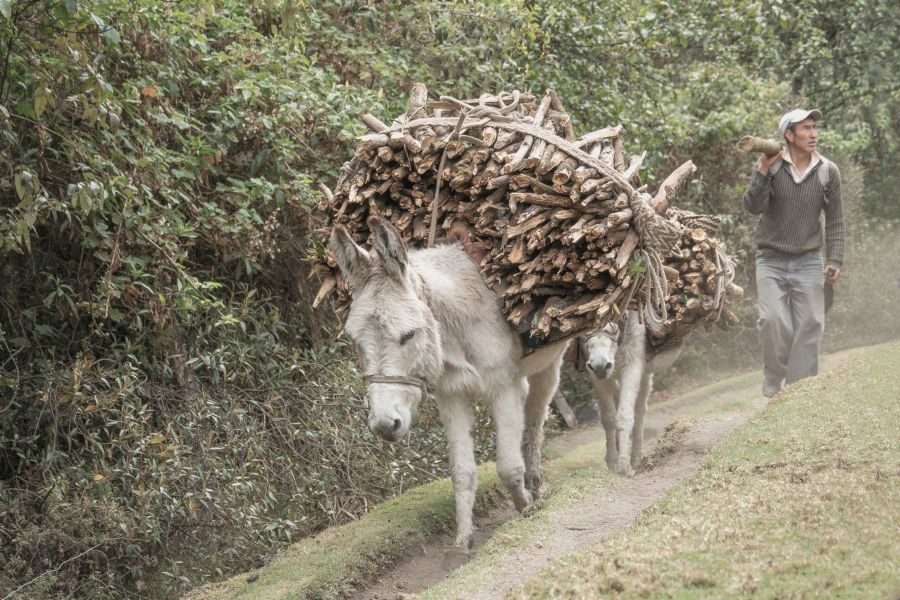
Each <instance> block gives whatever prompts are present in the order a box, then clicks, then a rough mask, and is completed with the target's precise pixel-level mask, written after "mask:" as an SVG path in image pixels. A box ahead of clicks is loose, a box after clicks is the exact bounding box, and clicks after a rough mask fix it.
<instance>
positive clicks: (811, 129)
mask: <svg viewBox="0 0 900 600" xmlns="http://www.w3.org/2000/svg"><path fill="white" fill-rule="evenodd" d="M784 138H785V139H786V140H787V142H788V144H790V145H791V147H792V148H796V149H798V150H802V151H803V152H810V153H812V152H815V150H816V144H818V143H819V126H818V125H817V124H816V121H815V119H812V118H809V119H804V120H802V121H800V122H799V123H797V124H796V125H794V131H793V133H792V132H791V131H790V130H788V131H785V132H784Z"/></svg>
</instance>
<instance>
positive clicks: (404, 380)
mask: <svg viewBox="0 0 900 600" xmlns="http://www.w3.org/2000/svg"><path fill="white" fill-rule="evenodd" d="M363 380H364V381H365V382H366V383H399V384H402V385H412V386H416V387H418V388H419V390H421V392H422V400H423V401H424V400H427V399H428V384H426V383H425V380H424V379H420V378H418V377H402V376H400V375H377V374H376V375H363Z"/></svg>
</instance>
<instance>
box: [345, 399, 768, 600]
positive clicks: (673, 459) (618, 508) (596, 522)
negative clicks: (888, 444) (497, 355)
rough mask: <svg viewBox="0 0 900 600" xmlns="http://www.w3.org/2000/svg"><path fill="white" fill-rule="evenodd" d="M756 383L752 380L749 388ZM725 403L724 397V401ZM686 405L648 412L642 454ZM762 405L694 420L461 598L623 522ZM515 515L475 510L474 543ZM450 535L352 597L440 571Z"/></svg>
mask: <svg viewBox="0 0 900 600" xmlns="http://www.w3.org/2000/svg"><path fill="white" fill-rule="evenodd" d="M757 385H758V384H756V383H754V384H753V386H752V387H753V389H756V387H757ZM748 393H751V390H750V389H748V388H740V389H734V390H730V391H726V392H722V393H720V394H718V395H717V398H715V400H716V401H717V402H718V401H727V400H728V399H730V398H734V397H737V396H739V395H746V394H748ZM724 403H725V402H723V404H724ZM691 406H692V404H691V403H685V404H682V405H677V406H666V408H664V409H662V410H656V411H654V410H652V408H651V411H650V412H649V414H648V415H647V420H646V425H645V440H646V442H645V448H646V449H647V450H646V451H645V452H646V453H648V454H652V453H653V446H655V444H654V443H653V442H654V440H655V439H656V438H657V436H658V434H659V432H660V431H662V430H663V428H665V426H666V425H668V424H669V423H670V422H672V421H673V420H675V419H676V418H678V417H679V416H680V415H681V414H683V413H684V412H685V411H686V410H689V409H690V408H691ZM763 406H765V400H764V399H763V398H762V397H761V396H760V398H759V399H758V400H757V401H755V402H753V404H752V405H751V406H750V407H749V408H746V409H744V410H742V411H739V412H731V413H727V414H723V415H719V416H715V417H713V418H710V419H708V420H704V421H700V422H698V423H696V424H695V425H693V426H692V427H691V428H690V429H689V430H688V431H687V433H686V434H685V435H684V437H683V438H682V439H681V440H680V442H679V443H678V444H677V445H676V447H675V448H674V451H672V452H671V453H670V454H668V455H666V456H663V457H661V458H659V459H658V460H656V461H655V464H654V466H653V468H652V469H649V470H645V471H642V472H639V473H638V474H637V475H635V476H634V477H632V478H629V479H622V480H621V481H620V482H618V483H617V484H616V485H615V486H613V487H612V488H611V489H609V490H607V491H605V492H603V493H600V494H597V495H595V496H589V497H586V498H584V499H583V500H581V501H580V502H578V503H576V504H574V505H572V506H570V507H568V508H566V509H564V510H562V511H560V512H558V513H556V514H555V515H554V516H553V518H552V519H551V522H550V524H549V525H548V526H547V528H546V530H544V531H542V532H541V534H540V536H535V537H536V538H539V539H540V541H539V542H535V543H534V544H533V545H530V546H528V547H525V548H521V549H518V550H516V551H513V552H511V553H508V554H506V555H504V556H502V557H501V558H500V566H499V568H497V569H496V570H495V569H492V570H491V576H490V583H489V584H488V585H486V586H485V587H482V588H479V589H467V590H466V592H465V597H466V598H497V597H501V596H502V595H503V594H504V593H505V592H506V591H508V590H511V589H512V588H514V587H516V586H517V585H519V584H521V583H522V582H523V581H525V580H526V579H527V578H528V577H529V576H530V575H532V574H533V573H534V572H535V571H537V570H538V569H539V568H541V567H543V566H544V565H546V564H548V563H549V562H551V561H553V560H556V559H558V558H560V557H561V556H563V555H565V554H568V553H571V552H575V551H577V550H580V549H582V548H585V547H588V546H591V545H594V544H596V543H597V542H599V541H601V540H603V539H604V538H606V537H608V536H609V535H611V534H613V533H615V532H616V531H618V530H620V529H622V528H624V527H627V526H628V525H629V524H630V523H631V522H632V521H634V519H635V518H636V517H637V516H638V515H639V514H640V513H641V511H643V510H644V509H645V508H647V507H648V506H650V505H651V504H653V503H654V502H655V501H657V500H659V499H660V498H661V497H662V496H663V495H664V494H665V493H666V491H668V490H669V488H671V487H672V486H673V485H675V484H677V483H678V482H680V481H683V480H685V479H687V478H689V477H691V476H692V475H693V474H694V473H695V472H696V471H697V467H698V465H699V463H700V460H701V458H702V457H703V455H704V454H706V452H707V451H708V450H709V449H710V448H711V447H712V446H713V445H714V444H715V443H716V442H717V441H718V440H719V439H721V438H722V437H723V436H725V435H726V434H727V433H728V432H730V431H731V430H733V429H735V428H736V427H738V426H739V425H741V424H743V423H745V422H746V421H747V420H748V419H749V418H751V417H752V416H753V415H754V414H755V413H756V412H758V411H759V410H760V409H761V408H762V407H763ZM602 438H603V431H602V427H600V426H599V424H597V425H592V426H588V427H583V428H581V429H578V430H576V431H572V432H569V433H567V434H564V435H562V436H560V437H559V438H557V439H556V440H554V441H553V443H552V445H553V447H554V448H555V450H556V451H558V452H560V453H563V452H568V451H569V450H571V449H574V448H576V447H579V446H581V445H585V444H589V443H594V442H596V441H598V440H600V439H602ZM515 517H516V512H515V510H514V509H513V508H512V506H511V505H509V504H504V505H502V506H499V507H496V508H493V509H490V510H489V511H487V513H486V514H482V515H476V519H475V523H476V527H477V531H476V537H475V547H476V548H478V547H479V546H481V545H482V544H484V543H485V541H487V540H488V539H490V537H491V535H492V534H493V533H494V531H495V530H496V528H497V527H499V526H500V525H501V524H503V523H505V522H506V521H508V520H510V519H513V518H515ZM452 539H453V538H452V536H451V535H449V534H448V535H445V536H440V537H437V538H434V539H432V540H430V541H429V542H428V543H426V544H423V545H422V546H420V547H419V549H418V551H417V552H416V553H415V554H414V555H413V556H410V557H408V558H406V559H405V560H403V561H401V562H399V563H398V564H396V565H395V566H394V567H393V568H391V569H390V570H389V571H387V572H385V573H383V574H382V575H381V576H380V578H378V579H377V580H376V581H374V582H373V583H372V585H370V586H368V587H367V588H366V589H362V590H358V591H357V592H356V593H355V594H354V595H353V596H352V598H353V599H355V600H388V599H391V600H393V599H398V598H406V597H410V596H412V595H414V594H416V593H418V592H421V591H423V590H425V589H427V588H428V587H430V586H432V585H434V584H436V583H438V582H440V581H441V580H442V579H444V578H445V577H447V575H449V574H450V573H451V572H452V571H453V569H455V568H456V567H458V566H459V564H460V563H461V562H462V560H464V559H462V558H459V559H456V558H454V557H452V556H450V557H448V556H446V555H445V550H446V549H447V548H448V547H449V545H450V544H451V543H452Z"/></svg>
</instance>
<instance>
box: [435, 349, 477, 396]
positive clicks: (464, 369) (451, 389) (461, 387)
mask: <svg viewBox="0 0 900 600" xmlns="http://www.w3.org/2000/svg"><path fill="white" fill-rule="evenodd" d="M438 387H439V390H440V392H441V393H442V394H443V395H452V396H468V397H480V396H483V395H484V392H485V378H484V375H483V374H482V373H481V372H480V371H479V369H477V368H476V367H475V366H474V365H473V364H471V363H470V362H469V361H467V360H465V359H459V358H456V359H452V358H451V359H449V360H445V361H444V371H443V374H442V375H441V379H440V382H439V384H438Z"/></svg>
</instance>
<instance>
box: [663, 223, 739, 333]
mask: <svg viewBox="0 0 900 600" xmlns="http://www.w3.org/2000/svg"><path fill="white" fill-rule="evenodd" d="M666 216H667V218H669V219H671V220H675V221H677V222H679V223H680V224H681V225H682V226H683V229H682V234H681V238H680V239H679V240H678V241H677V242H676V243H675V247H674V248H673V249H672V251H671V252H670V253H669V255H668V256H667V257H666V259H665V261H664V271H665V274H666V280H667V293H668V299H667V300H666V318H665V320H664V321H663V322H662V323H661V326H658V327H648V331H649V332H650V334H651V336H652V337H653V338H654V339H653V340H652V345H653V346H661V345H663V344H665V343H668V342H673V341H677V340H680V339H682V338H683V337H684V336H685V335H687V334H688V333H690V332H691V331H693V330H694V329H696V328H697V327H698V326H699V325H707V326H708V325H711V324H712V323H716V324H717V325H719V326H720V327H722V328H723V329H725V328H728V327H730V326H734V325H737V324H738V323H739V322H740V320H739V319H738V317H737V315H735V314H734V313H733V312H732V311H731V309H730V308H729V307H730V306H731V305H732V304H733V302H734V301H735V300H736V299H738V298H740V297H741V296H743V294H744V290H743V288H741V287H740V286H739V285H737V284H736V283H734V281H733V279H734V269H733V265H732V261H731V258H730V257H729V256H728V255H727V254H726V253H725V251H724V248H723V247H722V244H721V243H720V242H719V241H718V240H717V239H716V238H715V237H714V235H715V233H716V231H717V230H718V227H719V218H718V217H714V216H712V215H697V214H694V213H691V212H689V211H684V210H679V209H676V208H669V209H668V211H667V213H666Z"/></svg>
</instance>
